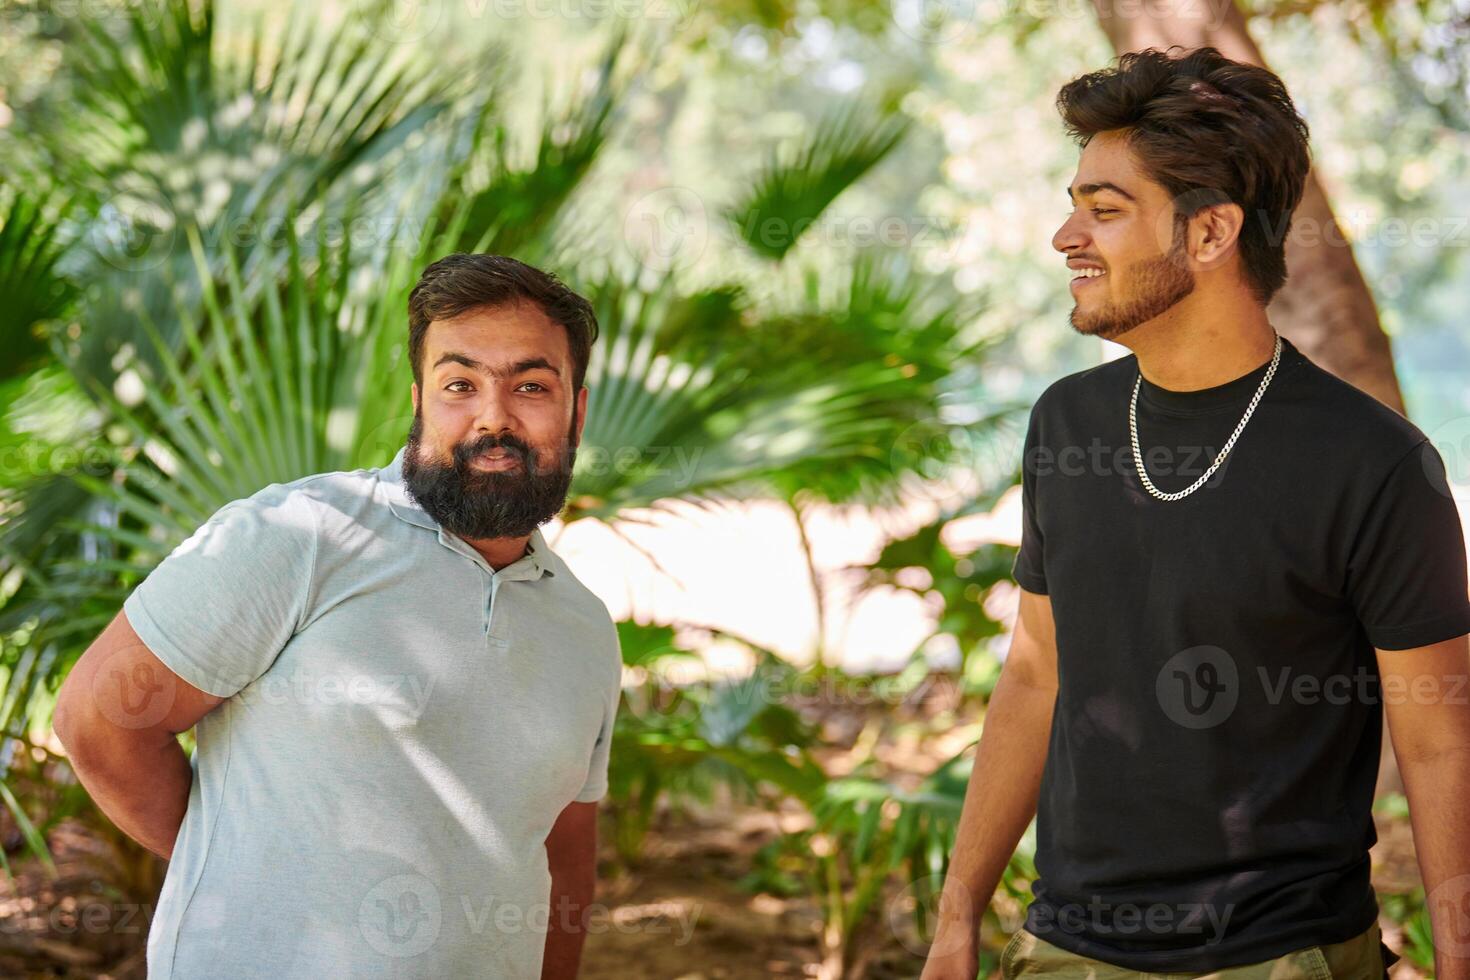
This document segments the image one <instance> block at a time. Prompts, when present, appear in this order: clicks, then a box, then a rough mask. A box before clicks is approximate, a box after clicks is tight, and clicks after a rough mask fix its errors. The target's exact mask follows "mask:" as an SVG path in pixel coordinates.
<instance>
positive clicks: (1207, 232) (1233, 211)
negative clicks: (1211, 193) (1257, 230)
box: [1190, 201, 1245, 269]
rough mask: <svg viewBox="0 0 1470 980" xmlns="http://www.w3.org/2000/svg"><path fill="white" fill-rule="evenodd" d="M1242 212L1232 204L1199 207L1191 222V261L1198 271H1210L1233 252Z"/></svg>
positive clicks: (1242, 224)
mask: <svg viewBox="0 0 1470 980" xmlns="http://www.w3.org/2000/svg"><path fill="white" fill-rule="evenodd" d="M1244 224H1245V211H1244V210H1243V209H1242V208H1241V206H1240V205H1239V204H1236V203H1235V202H1233V201H1230V202H1227V203H1224V204H1212V205H1210V206H1209V207H1207V208H1202V209H1201V210H1200V212H1199V214H1197V215H1195V216H1194V219H1193V220H1192V221H1191V222H1190V225H1191V226H1192V227H1191V228H1190V234H1191V235H1192V236H1193V237H1194V242H1193V245H1194V260H1195V262H1196V263H1198V265H1199V267H1200V268H1201V269H1213V268H1215V267H1216V266H1218V265H1220V264H1221V263H1222V262H1224V261H1225V260H1226V259H1228V258H1229V257H1230V255H1231V254H1232V253H1234V252H1235V246H1236V243H1237V242H1239V241H1240V231H1241V228H1242V227H1243V226H1244Z"/></svg>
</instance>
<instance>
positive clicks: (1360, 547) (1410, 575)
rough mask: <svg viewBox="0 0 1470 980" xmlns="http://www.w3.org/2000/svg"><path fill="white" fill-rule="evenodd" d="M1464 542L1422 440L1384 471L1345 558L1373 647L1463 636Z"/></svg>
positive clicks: (1469, 595) (1467, 621)
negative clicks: (1379, 484) (1390, 469)
mask: <svg viewBox="0 0 1470 980" xmlns="http://www.w3.org/2000/svg"><path fill="white" fill-rule="evenodd" d="M1466 577H1467V575H1466V566H1465V536H1464V531H1463V529H1462V528H1461V525H1460V515H1459V512H1458V511H1457V510H1456V508H1455V499H1454V497H1453V496H1452V494H1451V486H1450V484H1449V482H1448V478H1447V476H1446V473H1445V466H1444V460H1443V459H1442V458H1441V457H1440V454H1439V452H1438V450H1436V449H1435V448H1434V445H1433V443H1431V442H1429V441H1428V440H1427V439H1426V440H1425V441H1424V442H1422V443H1420V444H1419V446H1418V447H1416V448H1415V449H1414V450H1413V451H1411V452H1410V453H1409V454H1408V455H1407V456H1405V457H1404V458H1403V459H1401V460H1400V461H1399V462H1398V464H1397V465H1396V466H1395V467H1394V468H1393V470H1392V471H1391V472H1390V473H1389V475H1388V478H1387V479H1386V480H1385V481H1384V483H1383V485H1382V487H1380V488H1379V490H1378V492H1377V494H1376V495H1375V496H1374V498H1373V501H1372V503H1371V504H1370V505H1369V507H1368V509H1367V513H1366V515H1365V516H1364V518H1363V520H1362V522H1361V523H1360V525H1359V527H1358V532H1357V534H1356V536H1355V537H1354V540H1353V545H1352V549H1351V552H1350V553H1349V558H1348V593H1349V596H1350V598H1351V600H1352V603H1353V607H1354V609H1355V610H1356V611H1357V615H1358V619H1359V621H1360V622H1361V623H1362V624H1363V628H1364V630H1365V631H1366V632H1367V634H1368V639H1369V641H1370V642H1372V644H1373V645H1374V646H1375V647H1378V648H1380V649H1384V650H1408V649H1411V648H1413V647H1421V646H1427V645H1428V644H1431V643H1438V642H1440V641H1441V640H1448V639H1452V638H1454V637H1456V636H1461V635H1463V634H1465V633H1470V589H1467V584H1466Z"/></svg>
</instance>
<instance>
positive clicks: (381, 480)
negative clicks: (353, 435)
mask: <svg viewBox="0 0 1470 980" xmlns="http://www.w3.org/2000/svg"><path fill="white" fill-rule="evenodd" d="M407 451H408V446H407V444H405V445H403V446H400V447H399V449H398V452H397V454H396V455H394V457H393V462H391V463H389V464H388V465H387V466H384V467H383V468H382V469H380V470H379V471H378V486H379V488H380V490H381V491H382V493H383V495H384V497H385V499H386V500H387V503H388V509H389V510H391V511H392V512H393V515H394V516H395V517H397V518H398V519H399V520H401V521H406V522H407V523H409V524H412V525H414V526H415V527H421V528H425V529H427V530H430V531H435V532H437V533H438V535H439V541H440V542H441V543H442V544H444V545H445V546H447V547H449V548H452V549H453V550H455V551H461V552H472V553H473V554H470V555H467V557H472V558H475V559H478V560H479V561H480V562H481V563H484V556H482V555H481V554H480V553H479V552H477V551H475V549H474V548H473V547H471V546H470V545H469V543H468V542H466V541H465V540H464V539H463V538H461V537H459V535H457V534H452V533H451V532H449V531H446V530H445V529H444V528H443V527H441V526H440V524H439V522H438V521H436V520H434V518H433V517H431V516H429V512H428V511H426V510H424V508H423V506H422V505H420V504H419V502H418V501H417V500H414V499H413V495H412V494H410V493H409V492H408V487H407V486H406V485H405V484H404V482H403V454H404V453H406V452H407ZM522 563H525V567H526V570H527V572H528V573H529V574H528V575H527V576H526V577H528V578H533V579H536V578H540V577H541V576H542V575H553V576H554V575H555V574H556V559H555V555H553V554H552V551H551V547H550V546H549V545H547V543H546V538H544V537H543V536H542V534H541V529H540V528H539V527H538V528H536V530H534V531H532V532H531V540H530V542H529V544H528V545H527V549H526V554H525V555H524V556H523V557H521V558H520V559H519V560H517V561H515V562H512V563H511V564H509V565H507V566H505V568H502V569H501V572H510V570H511V569H513V568H520V567H521V566H522ZM517 577H519V576H517Z"/></svg>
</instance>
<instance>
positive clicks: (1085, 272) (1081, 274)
mask: <svg viewBox="0 0 1470 980" xmlns="http://www.w3.org/2000/svg"><path fill="white" fill-rule="evenodd" d="M1075 271H1076V273H1077V275H1076V276H1074V277H1073V278H1077V279H1096V278H1097V277H1098V276H1100V275H1103V270H1102V269H1077V270H1075Z"/></svg>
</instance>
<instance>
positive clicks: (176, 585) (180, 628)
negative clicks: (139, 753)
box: [123, 484, 317, 697]
mask: <svg viewBox="0 0 1470 980" xmlns="http://www.w3.org/2000/svg"><path fill="white" fill-rule="evenodd" d="M316 547H317V545H316V522H315V516H314V511H313V509H312V506H311V503H310V501H309V499H308V498H307V497H306V495H305V494H303V493H301V492H300V491H293V490H292V489H291V488H289V487H287V486H285V485H283V484H272V485H271V486H268V487H266V488H265V489H263V490H261V491H259V492H258V493H256V494H254V495H253V496H251V497H247V498H244V499H242V500H234V501H231V502H230V503H228V504H226V505H225V506H223V507H221V508H220V509H219V510H218V511H216V512H215V513H214V515H213V516H211V517H210V518H209V520H207V521H205V522H204V524H202V525H200V527H199V528H198V529H197V530H196V531H195V532H194V533H193V534H192V535H190V536H189V538H188V539H186V540H185V541H184V542H183V543H181V544H180V545H179V546H178V547H176V548H175V549H174V550H173V551H172V552H171V553H170V554H169V555H168V557H166V558H165V559H164V560H163V561H162V562H160V563H159V565H158V567H157V568H155V569H154V570H153V571H152V572H151V573H150V574H149V575H148V577H147V578H146V579H144V580H143V582H142V583H141V584H139V585H138V587H137V588H135V589H134V590H133V591H132V592H131V593H130V594H129V595H128V597H127V599H126V600H125V601H124V602H123V612H124V613H125V614H126V615H127V617H128V622H129V623H130V624H131V625H132V627H133V630H134V631H135V632H136V633H137V634H138V637H139V639H141V640H142V641H143V644H144V645H145V646H147V647H148V649H149V650H150V651H151V652H152V653H153V655H154V656H156V657H157V658H158V659H159V660H161V661H163V663H164V665H165V666H166V667H168V668H169V669H170V670H172V671H173V672H174V673H176V674H178V675H179V676H180V677H181V678H183V679H184V681H186V682H187V683H189V684H192V685H193V686H194V687H197V688H199V689H200V690H201V691H205V692H207V693H209V694H213V695H214V696H215V697H231V696H233V695H235V694H237V693H238V692H239V691H240V690H241V689H242V688H244V687H245V686H246V685H247V684H249V683H250V682H251V681H253V680H255V679H256V678H257V677H259V676H260V675H261V674H263V673H265V671H266V670H267V669H268V668H269V667H270V665H271V664H272V663H273V662H274V661H275V658H276V655H277V654H279V653H280V651H281V648H282V647H284V646H285V645H286V642H287V641H288V640H290V639H291V637H292V636H293V635H294V634H295V633H296V631H297V630H298V629H299V628H300V626H301V625H302V623H304V622H305V621H306V618H307V617H306V613H307V602H308V596H309V594H310V591H311V578H312V568H313V565H314V563H315V560H316Z"/></svg>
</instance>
